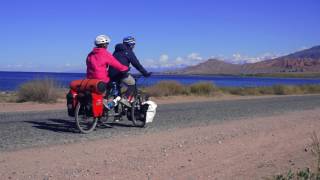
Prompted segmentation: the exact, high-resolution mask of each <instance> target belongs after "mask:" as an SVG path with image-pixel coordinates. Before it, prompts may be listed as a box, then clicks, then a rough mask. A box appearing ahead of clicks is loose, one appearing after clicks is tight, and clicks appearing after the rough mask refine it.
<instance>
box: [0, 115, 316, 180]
mask: <svg viewBox="0 0 320 180" xmlns="http://www.w3.org/2000/svg"><path fill="white" fill-rule="evenodd" d="M319 115H320V109H314V110H305V111H296V112H291V113H286V114H282V115H277V116H270V117H266V118H251V119H244V120H239V121H226V122H223V123H221V124H214V125H209V126H205V127H204V126H199V127H188V128H180V129H175V130H170V131H161V132H155V133H147V134H144V135H137V136H130V137H115V138H110V139H103V140H96V141H91V142H83V143H77V144H66V145H58V146H51V147H43V148H33V149H25V150H20V151H15V152H4V153H1V154H0V179H8V178H11V179H28V178H29V179H106V177H108V179H128V178H129V179H148V178H150V179H170V178H172V179H215V178H218V179H260V178H261V177H266V176H269V175H273V174H276V173H280V172H286V171H288V170H289V169H293V170H294V169H298V168H304V167H307V166H309V167H310V165H311V164H312V162H313V157H312V155H311V153H310V152H309V146H308V145H309V144H310V143H311V139H310V137H311V133H312V132H313V131H317V130H318V129H319V127H320V121H319V117H320V116H319ZM306 151H307V152H306Z"/></svg>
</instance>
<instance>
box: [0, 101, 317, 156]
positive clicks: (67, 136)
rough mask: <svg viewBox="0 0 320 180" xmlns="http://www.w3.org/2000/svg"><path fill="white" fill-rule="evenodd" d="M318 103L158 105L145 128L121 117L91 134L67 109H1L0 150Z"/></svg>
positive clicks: (279, 111) (260, 114)
mask: <svg viewBox="0 0 320 180" xmlns="http://www.w3.org/2000/svg"><path fill="white" fill-rule="evenodd" d="M319 107H320V95H307V96H279V97H273V98H261V99H248V100H227V101H213V102H195V103H184V104H169V105H160V106H159V107H158V109H157V115H156V117H155V121H154V122H153V123H152V124H150V125H149V126H148V127H147V128H144V129H141V128H135V127H130V122H128V121H123V122H121V124H115V125H114V127H113V128H98V129H97V130H96V131H94V132H93V133H91V134H79V133H78V132H77V130H76V129H75V124H74V120H73V119H72V118H70V117H68V116H67V113H66V111H46V112H28V113H27V112H26V113H0V137H1V139H0V151H10V150H18V149H23V148H30V147H39V146H46V145H53V144H64V143H73V142H83V141H88V140H93V139H101V138H112V137H116V136H117V137H119V136H120V137H123V136H132V135H135V134H142V133H150V132H156V131H163V130H170V131H172V130H174V129H175V128H183V127H191V126H199V125H204V126H205V125H207V124H209V123H210V124H211V123H221V122H223V121H227V120H240V119H243V118H251V117H266V116H271V115H277V114H283V113H286V112H291V111H302V110H310V109H314V108H319Z"/></svg>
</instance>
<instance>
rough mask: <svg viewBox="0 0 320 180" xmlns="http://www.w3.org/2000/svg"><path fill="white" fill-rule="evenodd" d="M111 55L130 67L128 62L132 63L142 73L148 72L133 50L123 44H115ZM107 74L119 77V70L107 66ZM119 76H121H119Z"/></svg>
mask: <svg viewBox="0 0 320 180" xmlns="http://www.w3.org/2000/svg"><path fill="white" fill-rule="evenodd" d="M113 56H114V57H115V58H116V59H117V60H118V61H119V62H120V63H121V64H123V65H125V66H127V67H130V64H132V65H133V67H135V68H136V69H137V70H138V71H139V72H140V73H141V74H142V75H144V76H145V75H147V74H148V72H147V71H146V69H145V68H144V67H143V66H142V65H141V64H140V62H139V60H138V59H137V57H136V55H135V54H134V52H133V51H132V50H131V49H129V48H128V47H127V46H126V45H124V44H122V43H121V44H117V45H116V47H115V51H114V52H113ZM109 75H110V77H111V78H112V79H115V78H119V77H120V76H121V72H120V71H118V70H116V69H114V68H112V67H111V66H110V67H109ZM120 78H121V77H120Z"/></svg>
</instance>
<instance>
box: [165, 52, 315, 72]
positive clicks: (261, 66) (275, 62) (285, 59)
mask: <svg viewBox="0 0 320 180" xmlns="http://www.w3.org/2000/svg"><path fill="white" fill-rule="evenodd" d="M297 72H299V73H301V72H306V73H315V72H320V46H315V47H312V48H310V49H305V50H302V51H298V52H295V53H292V54H289V55H286V56H282V57H278V58H275V59H269V60H264V61H260V62H256V63H246V64H232V63H228V62H225V61H222V60H218V59H209V60H207V61H205V62H202V63H200V64H198V65H195V66H189V67H186V68H183V69H179V70H175V71H169V72H168V73H170V74H260V73H297Z"/></svg>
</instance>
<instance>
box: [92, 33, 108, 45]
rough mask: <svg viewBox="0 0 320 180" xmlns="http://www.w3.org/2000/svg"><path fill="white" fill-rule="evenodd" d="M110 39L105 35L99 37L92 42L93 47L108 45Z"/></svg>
mask: <svg viewBox="0 0 320 180" xmlns="http://www.w3.org/2000/svg"><path fill="white" fill-rule="evenodd" d="M110 41H111V39H110V38H109V36H107V35H99V36H97V37H96V40H95V41H94V43H95V45H99V44H109V43H110Z"/></svg>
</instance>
